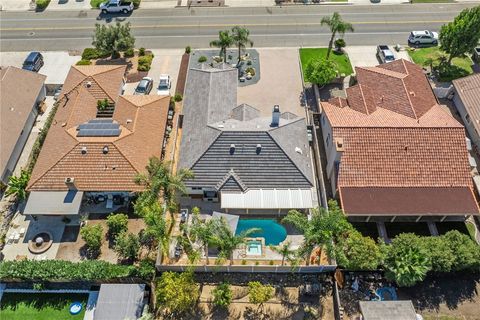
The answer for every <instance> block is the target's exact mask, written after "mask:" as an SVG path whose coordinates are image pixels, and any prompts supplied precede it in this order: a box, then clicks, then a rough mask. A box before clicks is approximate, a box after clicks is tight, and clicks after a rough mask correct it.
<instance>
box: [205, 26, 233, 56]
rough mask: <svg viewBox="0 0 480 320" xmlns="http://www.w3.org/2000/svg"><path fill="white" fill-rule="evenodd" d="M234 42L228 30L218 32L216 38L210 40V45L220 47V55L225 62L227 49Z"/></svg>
mask: <svg viewBox="0 0 480 320" xmlns="http://www.w3.org/2000/svg"><path fill="white" fill-rule="evenodd" d="M233 43H234V39H233V37H232V35H231V34H230V31H229V30H223V31H219V32H218V40H213V41H211V42H210V47H217V48H220V57H223V62H225V63H226V62H227V49H228V48H230V47H231V46H232V45H233Z"/></svg>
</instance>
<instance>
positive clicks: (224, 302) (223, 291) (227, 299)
mask: <svg viewBox="0 0 480 320" xmlns="http://www.w3.org/2000/svg"><path fill="white" fill-rule="evenodd" d="M212 293H213V305H214V306H217V307H220V308H228V306H229V305H230V303H232V299H233V293H232V289H230V285H229V284H228V283H226V282H222V283H221V284H219V285H218V286H216V287H215V289H213V292H212Z"/></svg>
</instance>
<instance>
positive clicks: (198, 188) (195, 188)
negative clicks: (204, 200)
mask: <svg viewBox="0 0 480 320" xmlns="http://www.w3.org/2000/svg"><path fill="white" fill-rule="evenodd" d="M192 190H202V187H192Z"/></svg>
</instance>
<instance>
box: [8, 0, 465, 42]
mask: <svg viewBox="0 0 480 320" xmlns="http://www.w3.org/2000/svg"><path fill="white" fill-rule="evenodd" d="M474 5H475V4H425V5H421V4H417V5H410V4H403V5H380V6H371V5H370V6H360V5H342V6H340V5H338V6H327V5H325V6H323V5H311V6H290V7H283V8H281V7H269V8H191V9H188V8H174V9H158V10H146V9H139V10H135V11H134V12H133V13H132V14H131V15H118V16H113V15H107V16H102V15H99V11H97V10H88V11H46V12H43V13H35V12H0V51H30V50H80V49H82V48H84V47H86V46H89V45H91V41H92V34H93V30H94V27H95V24H96V23H107V24H109V23H114V22H116V21H120V22H122V21H129V22H131V24H132V31H133V34H134V35H135V37H136V39H137V40H136V46H137V47H141V46H143V47H147V48H154V49H155V48H183V47H185V46H187V45H190V46H192V47H208V44H209V42H210V41H211V40H213V39H215V38H216V37H217V34H218V31H219V30H222V29H225V28H231V27H232V26H234V25H242V26H245V27H247V28H248V29H249V30H250V34H251V38H252V40H253V41H254V43H255V46H257V47H294V46H295V47H301V46H325V45H326V44H327V43H328V39H329V37H330V33H329V30H328V28H327V27H320V19H321V17H323V16H328V15H331V14H332V13H333V12H334V11H338V12H340V13H341V14H342V16H343V18H344V19H345V20H347V21H349V22H351V23H352V24H353V25H354V28H355V32H354V33H352V34H347V35H346V36H345V40H346V42H347V45H376V44H380V43H386V44H396V43H399V44H406V41H407V37H408V34H409V32H410V31H411V30H424V29H429V30H433V31H438V30H439V29H440V26H441V25H442V24H444V23H446V22H448V21H451V20H452V19H453V18H454V17H455V16H456V15H457V14H458V13H459V12H460V11H461V10H462V9H464V8H466V7H470V6H474Z"/></svg>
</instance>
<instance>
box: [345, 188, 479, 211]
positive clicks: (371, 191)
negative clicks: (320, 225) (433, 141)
mask: <svg viewBox="0 0 480 320" xmlns="http://www.w3.org/2000/svg"><path fill="white" fill-rule="evenodd" d="M340 200H341V203H342V208H343V210H344V211H345V213H346V214H347V215H364V216H370V215H380V216H384V215H402V214H403V215H424V216H444V215H462V214H467V213H468V214H475V213H478V211H479V209H478V205H477V202H476V201H475V197H474V195H473V192H472V190H471V189H470V188H467V187H456V188H455V187H454V188H442V187H440V188H374V187H372V188H350V187H345V188H342V189H341V190H340Z"/></svg>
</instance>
